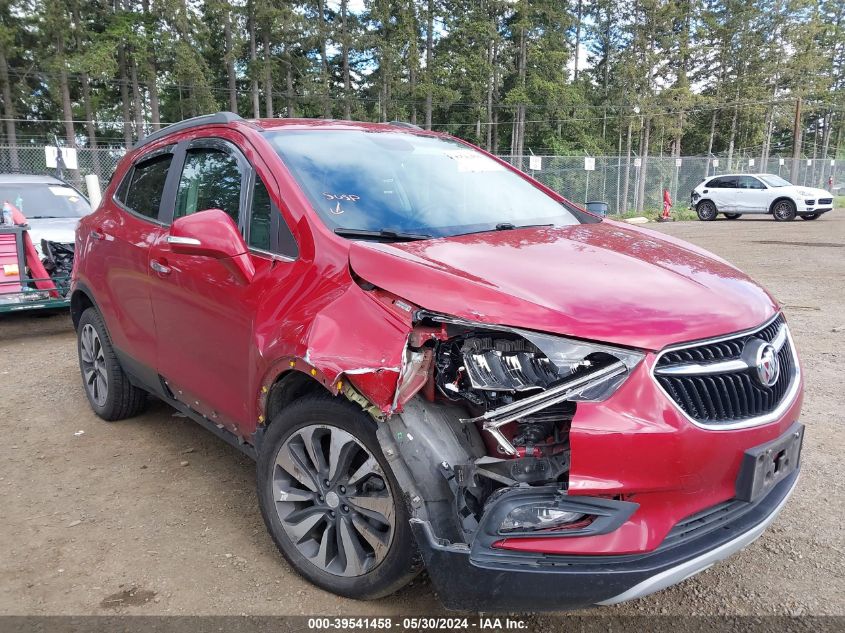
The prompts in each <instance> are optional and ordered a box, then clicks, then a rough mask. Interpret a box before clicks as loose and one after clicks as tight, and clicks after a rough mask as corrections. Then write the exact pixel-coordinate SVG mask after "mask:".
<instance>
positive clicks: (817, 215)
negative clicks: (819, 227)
mask: <svg viewBox="0 0 845 633" xmlns="http://www.w3.org/2000/svg"><path fill="white" fill-rule="evenodd" d="M821 216H822V214H821V213H808V214H806V215H802V216H801V219H802V220H818V219H819V218H820V217H821Z"/></svg>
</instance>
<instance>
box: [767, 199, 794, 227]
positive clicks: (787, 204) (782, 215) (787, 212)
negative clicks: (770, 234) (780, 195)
mask: <svg viewBox="0 0 845 633" xmlns="http://www.w3.org/2000/svg"><path fill="white" fill-rule="evenodd" d="M772 215H773V216H774V217H775V220H777V221H778V222H792V220H794V219H795V203H794V202H792V200H778V201H777V202H775V206H773V207H772Z"/></svg>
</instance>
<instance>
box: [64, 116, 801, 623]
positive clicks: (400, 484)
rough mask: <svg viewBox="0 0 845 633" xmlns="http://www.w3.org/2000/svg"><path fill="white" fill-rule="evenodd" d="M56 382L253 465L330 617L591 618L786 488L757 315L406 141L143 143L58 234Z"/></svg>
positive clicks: (465, 161)
mask: <svg viewBox="0 0 845 633" xmlns="http://www.w3.org/2000/svg"><path fill="white" fill-rule="evenodd" d="M76 253H77V256H76V260H75V264H74V273H73V286H72V314H73V322H74V324H75V327H76V329H77V332H78V349H79V365H80V370H81V373H82V379H83V385H84V388H85V393H86V394H87V397H88V400H89V401H90V404H91V407H92V408H93V409H94V411H95V412H96V414H97V415H99V416H100V417H101V418H103V419H105V420H110V421H111V420H119V419H122V418H128V417H131V416H134V415H136V414H138V413H139V412H140V411H141V410H142V408H143V407H144V404H145V402H146V401H147V400H148V398H149V397H151V396H154V397H156V398H159V399H161V400H163V401H165V402H167V403H169V404H170V405H172V406H173V407H174V408H175V409H177V410H178V411H181V412H182V413H183V414H185V415H186V416H188V417H189V418H192V419H193V420H195V421H196V422H197V423H199V424H200V425H201V426H204V427H205V428H206V429H208V430H209V431H211V432H213V433H215V434H217V435H218V436H220V437H221V438H223V439H224V440H226V441H227V442H229V443H230V444H232V445H233V446H235V447H237V448H238V449H240V450H241V451H243V452H244V453H246V454H248V455H250V456H252V457H253V458H255V460H256V462H257V471H256V479H257V491H258V503H259V504H260V507H261V512H262V515H263V517H264V521H265V523H266V526H267V530H268V531H269V533H270V536H271V537H272V538H273V540H274V541H275V543H276V545H277V546H278V548H279V550H280V551H281V553H282V554H283V555H284V556H285V558H286V559H287V560H288V562H289V563H290V564H291V565H292V566H293V567H294V568H296V569H297V570H298V571H299V573H301V574H302V575H303V576H305V577H306V578H307V579H308V580H310V581H311V582H313V583H314V584H316V585H318V586H320V587H322V588H324V589H327V590H329V591H332V592H334V593H337V594H340V595H343V596H348V597H352V598H377V597H380V596H384V595H387V594H389V593H391V592H394V591H396V590H397V589H399V588H400V587H402V586H403V585H405V584H406V583H407V582H409V581H410V579H411V578H413V576H414V575H415V574H417V573H418V572H419V571H420V570H421V569H423V568H425V569H427V572H428V574H429V576H430V577H431V580H432V583H433V585H434V587H435V589H436V591H437V592H438V594H439V596H440V598H441V600H442V601H443V602H444V604H445V605H446V606H448V607H450V608H457V609H465V610H483V611H515V610H517V611H526V610H538V609H546V610H560V609H566V608H573V607H581V606H586V605H595V604H614V603H617V602H621V601H623V600H628V599H631V598H636V597H639V596H643V595H646V594H648V593H650V592H653V591H657V590H659V589H662V588H664V587H667V586H669V585H671V584H673V583H677V582H680V581H682V580H684V579H685V578H688V577H689V576H691V575H693V574H695V573H696V572H699V571H701V570H703V569H705V568H707V567H708V566H710V565H712V564H713V563H714V562H716V561H718V560H721V559H723V558H725V557H727V556H728V555H730V554H731V553H733V552H735V551H737V550H739V549H740V548H742V547H744V546H745V545H747V544H748V543H750V542H751V541H752V540H754V539H755V538H756V537H758V536H759V535H760V534H761V533H762V532H763V530H764V529H765V528H766V527H767V526H768V525H769V524H770V523H771V522H772V521H773V520H774V518H775V516H776V515H777V514H778V512H779V511H780V509H781V508H782V507H783V505H784V503H785V502H786V499H787V498H788V496H789V494H790V493H791V492H792V489H793V487H794V486H795V483H796V480H797V479H798V473H799V457H800V450H801V444H802V439H803V426H802V425H801V424H800V422H799V414H800V409H801V402H802V378H801V367H800V365H799V362H798V358H797V356H796V352H795V347H794V344H793V341H792V338H791V336H790V332H789V328H788V327H787V324H786V322H785V320H784V317H783V315H782V314H781V312H780V309H779V307H778V305H777V303H776V301H775V300H774V299H773V298H772V296H771V295H769V294H768V293H767V292H766V291H765V290H764V289H762V288H761V287H760V286H759V285H757V284H756V283H754V282H753V281H751V280H750V279H749V278H748V277H747V276H745V275H744V274H743V273H742V272H740V271H739V270H737V269H736V268H734V267H733V266H731V265H730V264H729V263H727V262H726V261H724V260H722V259H720V258H718V257H715V256H714V255H711V254H709V253H707V252H705V251H703V250H701V249H699V248H697V247H695V246H692V245H690V244H687V243H685V242H681V241H679V240H675V239H672V238H669V237H666V236H661V235H658V234H656V233H653V232H651V231H648V230H645V229H642V228H635V227H632V226H628V225H626V224H621V223H618V222H614V221H611V220H607V219H602V218H599V217H597V216H594V215H591V214H589V213H587V212H585V211H583V210H582V209H580V208H578V207H577V206H575V205H573V204H572V203H570V202H568V201H567V200H565V199H564V198H562V197H561V196H560V195H558V194H557V193H555V192H554V191H552V190H550V189H548V188H546V187H544V186H543V185H542V184H540V183H538V182H536V181H534V180H532V179H531V178H530V177H528V176H527V175H526V174H523V173H521V172H519V171H518V170H516V169H514V168H512V167H511V166H509V165H508V164H506V163H504V162H502V161H501V160H499V159H497V158H496V157H494V156H491V155H490V154H487V153H485V152H483V151H481V150H479V149H478V148H475V147H473V146H472V145H469V144H468V143H465V142H463V141H461V140H459V139H456V138H453V137H450V136H447V135H444V134H438V133H433V132H425V131H423V130H420V129H419V128H417V127H416V126H412V125H409V124H401V123H393V124H389V123H386V124H368V123H352V122H346V121H328V120H326V121H317V120H302V119H299V120H297V119H288V120H244V119H241V118H239V117H238V116H236V115H234V114H230V113H218V114H214V115H208V116H203V117H199V118H195V119H191V120H188V121H184V122H182V123H178V124H175V125H172V126H170V127H167V128H165V129H163V130H161V131H158V132H156V133H154V134H152V135H150V136H149V137H147V138H146V139H144V140H143V141H142V142H141V143H140V144H139V145H138V146H137V147H135V148H134V149H133V150H132V151H130V152H129V153H128V154H127V155H126V156H125V158H124V159H123V160H122V161H121V163H120V165H119V167H118V168H117V171H116V172H115V174H114V178H113V179H112V182H111V183H110V185H109V186H108V189H107V190H106V192H105V195H104V197H103V202H102V204H101V205H100V207H99V209H97V210H96V211H95V212H94V213H93V214H91V215H89V216H87V217H85V218H84V219H82V221H81V222H80V224H79V229H78V231H77V237H76Z"/></svg>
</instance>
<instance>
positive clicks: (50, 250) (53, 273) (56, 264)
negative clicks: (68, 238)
mask: <svg viewBox="0 0 845 633" xmlns="http://www.w3.org/2000/svg"><path fill="white" fill-rule="evenodd" d="M41 252H42V253H43V258H42V260H41V262H42V263H43V264H44V269H45V270H46V271H47V273H48V274H49V275H50V277H51V278H53V280H54V283H55V284H56V290H58V292H59V294H60V295H61V296H62V297H66V296H67V294H68V292H70V273H71V271H72V270H73V254H74V245H73V244H65V243H62V242H51V241H50V240H41Z"/></svg>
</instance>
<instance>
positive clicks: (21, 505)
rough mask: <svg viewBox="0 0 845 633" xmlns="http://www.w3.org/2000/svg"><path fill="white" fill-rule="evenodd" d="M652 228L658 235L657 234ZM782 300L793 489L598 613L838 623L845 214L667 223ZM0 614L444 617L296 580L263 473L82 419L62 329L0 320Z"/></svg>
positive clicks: (178, 424)
mask: <svg viewBox="0 0 845 633" xmlns="http://www.w3.org/2000/svg"><path fill="white" fill-rule="evenodd" d="M652 226H656V225H652ZM657 228H658V229H659V230H662V231H665V232H666V233H670V234H672V235H676V236H679V237H682V238H685V239H688V240H690V241H692V242H695V243H696V244H699V245H701V246H703V247H705V248H708V249H710V250H712V251H715V252H716V253H718V254H720V255H722V256H723V257H725V258H727V259H728V260H730V261H731V262H733V263H735V264H736V265H738V266H739V267H741V268H743V269H744V270H746V271H748V272H749V273H751V274H752V276H754V277H755V278H756V279H758V280H759V281H760V282H762V283H763V284H765V285H766V286H767V287H768V288H769V289H770V290H771V291H772V292H773V293H774V294H775V295H776V296H777V298H778V299H779V300H780V301H781V302H782V303H783V305H784V306H785V310H786V314H787V316H788V318H789V321H790V323H791V326H792V331H793V334H794V335H795V338H796V339H797V345H798V348H799V350H800V352H801V354H802V358H803V363H804V367H805V371H806V382H807V394H806V400H805V405H804V417H803V421H804V423H806V425H807V436H806V440H805V446H804V466H803V475H802V479H801V481H800V483H799V485H798V490H797V491H796V493H795V495H794V496H793V498H792V500H791V501H790V503H789V504H788V505H787V507H786V509H785V510H784V512H783V514H782V515H781V517H780V518H779V519H778V520H777V521H776V522H775V524H774V525H773V526H772V528H771V529H769V531H768V532H767V533H766V534H765V535H764V537H762V538H761V539H759V540H758V541H757V542H755V543H754V544H753V545H752V546H751V547H749V548H748V549H746V550H745V551H743V552H741V553H740V554H739V555H737V556H735V557H734V558H733V559H731V560H730V561H729V562H725V563H722V564H720V565H717V566H716V567H714V568H711V569H710V570H708V571H706V572H704V573H702V574H700V575H699V576H697V577H695V578H693V579H690V580H688V581H686V582H684V583H683V584H681V585H679V586H677V587H674V588H672V589H670V590H667V591H664V592H662V593H660V594H658V595H655V596H650V597H647V598H644V599H641V600H638V601H635V602H632V603H628V604H625V605H621V606H618V607H614V608H606V609H604V610H603V612H604V613H605V614H607V613H616V614H641V613H649V614H652V613H654V614H659V613H670V614H683V615H687V614H721V613H724V614H759V615H763V614H793V615H796V614H845V600H844V599H843V596H845V580H844V579H843V570H845V566H844V565H843V560H845V532H843V528H842V519H843V517H845V494H844V493H845V490H843V475H845V467H843V460H842V455H843V453H845V436H844V435H843V426H842V422H843V417H842V408H843V405H844V404H845V397H843V390H842V389H843V388H842V366H843V363H844V362H845V283H843V279H845V216H843V215H842V212H839V213H838V214H832V215H831V217H826V218H823V219H821V220H820V221H816V222H804V221H795V222H793V223H790V224H778V223H775V222H773V221H770V220H768V219H766V220H753V219H742V220H739V221H735V222H728V221H719V222H713V223H700V222H688V223H676V224H672V225H661V226H658V227H657ZM0 429H2V432H3V434H4V440H3V442H2V443H0V516H2V522H0V524H1V525H2V530H3V534H2V539H0V613H3V614H115V613H129V614H148V615H153V614H242V613H243V614H302V613H305V614H342V615H350V614H357V615H363V614H372V615H375V614H434V613H436V612H439V611H440V610H441V608H440V607H439V605H438V602H437V600H436V598H435V596H434V595H433V592H432V589H431V585H430V584H429V582H428V581H427V579H426V578H425V577H424V576H422V577H420V579H418V580H417V581H416V582H415V583H414V584H413V585H411V586H410V587H409V588H407V589H405V590H403V591H402V592H401V593H400V594H399V595H396V596H393V597H390V598H387V599H384V600H380V601H377V602H371V603H356V602H353V601H349V600H344V599H341V598H337V597H335V596H332V595H329V594H327V593H325V592H323V591H321V590H319V589H316V588H314V587H312V586H311V585H309V584H308V583H306V582H305V581H303V580H302V579H300V577H299V576H297V575H296V574H295V573H293V572H292V571H291V569H290V568H289V567H288V566H287V565H286V563H285V562H284V561H283V560H282V558H281V557H280V556H279V555H278V554H277V552H276V550H275V549H274V547H273V545H272V543H271V541H270V538H269V537H268V536H267V534H266V533H265V530H264V526H263V524H262V521H261V517H260V515H259V512H258V506H257V504H256V501H255V494H254V489H253V468H254V467H253V464H252V463H251V462H250V461H249V460H248V459H247V458H246V457H244V456H242V455H241V454H239V453H238V452H237V451H236V450H234V449H232V448H230V447H229V446H227V445H226V444H224V443H223V442H222V441H219V440H217V439H215V438H214V437H213V436H212V435H210V434H209V433H207V432H205V431H203V430H202V429H200V428H199V427H198V426H196V425H194V424H193V423H191V422H189V421H187V420H185V419H184V418H181V417H177V416H175V415H174V412H173V411H172V410H171V409H169V408H168V407H166V406H164V405H161V404H157V405H153V406H152V407H151V408H150V409H149V410H148V412H147V413H146V414H145V415H143V416H142V417H139V418H137V419H134V420H129V421H125V422H119V423H115V424H107V423H105V422H102V421H100V420H99V419H97V418H95V417H94V415H93V414H92V413H91V411H90V409H89V408H88V404H87V402H86V400H85V397H84V395H83V392H82V388H81V385H80V381H79V377H78V369H77V361H76V351H75V338H74V333H73V332H72V330H71V324H70V320H69V318H68V317H67V316H65V315H55V316H48V317H43V316H42V317H38V316H31V315H30V316H26V315H15V316H13V317H5V318H2V317H0Z"/></svg>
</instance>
